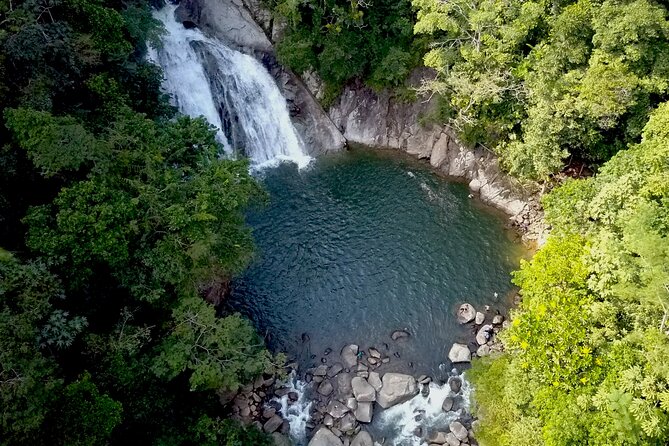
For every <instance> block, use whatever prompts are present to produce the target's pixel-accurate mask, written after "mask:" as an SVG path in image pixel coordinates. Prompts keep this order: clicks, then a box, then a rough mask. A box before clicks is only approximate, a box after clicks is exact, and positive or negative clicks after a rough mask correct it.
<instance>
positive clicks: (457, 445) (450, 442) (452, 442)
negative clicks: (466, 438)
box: [446, 432, 460, 446]
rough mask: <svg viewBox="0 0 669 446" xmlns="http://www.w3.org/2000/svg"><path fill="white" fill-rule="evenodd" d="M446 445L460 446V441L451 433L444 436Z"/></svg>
mask: <svg viewBox="0 0 669 446" xmlns="http://www.w3.org/2000/svg"><path fill="white" fill-rule="evenodd" d="M446 444H447V445H448V446H460V440H458V437H456V436H455V434H453V432H449V433H448V434H446Z"/></svg>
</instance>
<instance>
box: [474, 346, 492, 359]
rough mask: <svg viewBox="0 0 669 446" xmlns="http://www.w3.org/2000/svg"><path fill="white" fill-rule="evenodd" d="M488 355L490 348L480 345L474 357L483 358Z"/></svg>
mask: <svg viewBox="0 0 669 446" xmlns="http://www.w3.org/2000/svg"><path fill="white" fill-rule="evenodd" d="M489 354H490V346H489V345H487V344H486V345H481V346H480V347H479V348H477V349H476V356H478V357H479V358H483V357H484V356H488V355H489Z"/></svg>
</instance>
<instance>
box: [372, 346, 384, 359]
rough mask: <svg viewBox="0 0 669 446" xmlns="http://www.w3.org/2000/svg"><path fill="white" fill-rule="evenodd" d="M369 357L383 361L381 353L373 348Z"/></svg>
mask: <svg viewBox="0 0 669 446" xmlns="http://www.w3.org/2000/svg"><path fill="white" fill-rule="evenodd" d="M369 356H371V357H372V358H376V359H381V352H380V351H378V350H377V349H375V348H374V347H372V348H370V349H369Z"/></svg>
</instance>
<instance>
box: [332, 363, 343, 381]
mask: <svg viewBox="0 0 669 446" xmlns="http://www.w3.org/2000/svg"><path fill="white" fill-rule="evenodd" d="M342 370H344V366H342V365H341V363H339V362H338V363H336V364H334V365H333V366H332V367H330V369H329V370H328V376H329V377H330V378H333V377H335V376H337V375H338V374H339V373H340V372H341V371H342Z"/></svg>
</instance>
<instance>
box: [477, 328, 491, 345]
mask: <svg viewBox="0 0 669 446" xmlns="http://www.w3.org/2000/svg"><path fill="white" fill-rule="evenodd" d="M492 334H493V329H492V325H490V324H486V325H484V326H483V327H481V328H480V329H479V331H478V333H476V342H477V343H478V345H483V344H486V343H487V342H488V341H489V340H490V338H492Z"/></svg>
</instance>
